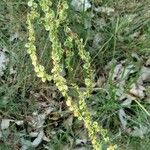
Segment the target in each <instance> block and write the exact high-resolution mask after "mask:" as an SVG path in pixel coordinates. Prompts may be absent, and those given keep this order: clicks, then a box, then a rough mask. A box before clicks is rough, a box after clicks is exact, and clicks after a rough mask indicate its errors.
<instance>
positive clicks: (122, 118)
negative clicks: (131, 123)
mask: <svg viewBox="0 0 150 150" xmlns="http://www.w3.org/2000/svg"><path fill="white" fill-rule="evenodd" d="M118 114H119V119H120V121H121V125H122V128H123V129H124V130H125V129H126V126H127V115H126V113H125V111H124V110H123V109H120V110H119V112H118Z"/></svg>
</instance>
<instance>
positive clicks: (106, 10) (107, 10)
mask: <svg viewBox="0 0 150 150" xmlns="http://www.w3.org/2000/svg"><path fill="white" fill-rule="evenodd" d="M94 10H95V11H96V12H101V13H106V14H107V15H108V16H110V15H112V14H113V13H114V12H115V10H114V9H113V8H111V7H97V8H95V9H94Z"/></svg>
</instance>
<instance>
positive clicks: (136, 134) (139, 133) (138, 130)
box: [129, 126, 150, 138]
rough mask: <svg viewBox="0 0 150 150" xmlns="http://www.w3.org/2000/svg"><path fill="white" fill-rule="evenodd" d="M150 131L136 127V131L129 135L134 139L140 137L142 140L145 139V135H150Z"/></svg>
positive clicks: (142, 127)
mask: <svg viewBox="0 0 150 150" xmlns="http://www.w3.org/2000/svg"><path fill="white" fill-rule="evenodd" d="M149 132H150V130H148V128H147V127H144V126H140V127H139V128H138V127H134V130H133V131H131V132H130V133H129V134H130V135H131V136H133V137H140V138H144V135H145V134H147V133H149Z"/></svg>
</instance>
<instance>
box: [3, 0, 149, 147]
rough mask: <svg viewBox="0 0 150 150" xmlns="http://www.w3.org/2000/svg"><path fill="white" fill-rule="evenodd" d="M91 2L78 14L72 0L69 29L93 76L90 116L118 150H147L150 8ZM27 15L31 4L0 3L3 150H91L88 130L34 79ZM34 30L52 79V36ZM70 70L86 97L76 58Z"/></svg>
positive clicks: (50, 86) (137, 0)
mask: <svg viewBox="0 0 150 150" xmlns="http://www.w3.org/2000/svg"><path fill="white" fill-rule="evenodd" d="M53 2H54V3H56V4H57V2H56V1H53ZM88 2H89V3H90V6H89V8H88V9H87V10H86V11H76V10H75V6H72V5H71V0H70V1H69V0H68V4H70V9H69V11H68V14H69V17H68V18H69V25H70V27H71V29H72V30H73V31H74V32H76V33H77V34H78V35H79V37H80V38H83V39H84V43H85V45H86V50H87V51H89V52H90V55H91V58H92V61H91V64H92V67H93V69H94V70H95V73H94V82H95V83H94V84H95V87H94V90H93V92H92V94H91V97H90V98H89V99H87V101H86V102H87V105H88V108H89V110H90V112H91V114H92V117H93V120H95V121H97V122H98V123H99V124H101V125H102V126H103V127H104V128H105V129H107V130H108V133H109V137H110V139H111V141H112V143H115V144H116V145H117V146H118V149H119V150H124V149H130V150H135V149H136V150H142V149H145V150H149V149H150V134H149V133H150V84H149V83H150V59H149V57H150V2H149V0H145V1H142V0H132V1H129V0H105V1H99V0H93V1H92V0H91V1H90V0H89V1H88ZM27 12H29V8H28V5H27V0H25V1H22V0H1V1H0V121H1V122H0V124H1V127H0V150H20V149H21V148H22V150H23V149H29V150H30V149H37V150H40V149H41V150H46V149H48V150H62V149H66V150H91V149H92V146H91V143H90V140H89V138H88V135H87V131H86V129H85V127H84V124H83V122H82V121H79V120H78V119H77V118H76V117H74V116H73V114H72V112H70V111H69V109H68V108H67V106H66V104H65V99H64V98H63V97H62V95H61V94H60V92H59V91H58V90H57V87H56V86H55V84H54V83H52V82H46V83H43V82H42V81H41V79H39V78H38V77H37V76H36V74H35V72H34V69H33V66H32V63H31V60H30V57H29V55H28V54H27V50H26V48H25V44H26V42H27V37H28V31H27V24H26V15H27ZM35 28H36V38H37V43H36V45H37V47H38V48H37V53H38V58H39V61H40V63H41V64H43V65H44V66H45V68H46V70H47V71H49V70H50V69H49V68H51V60H50V49H51V44H50V42H49V39H48V33H47V31H45V30H44V28H43V27H42V25H41V23H40V21H39V22H38V21H37V22H36V23H35ZM59 34H60V37H61V38H62V39H61V40H62V41H63V37H64V35H63V33H62V32H61V31H60V33H59ZM72 63H73V66H74V70H75V71H74V74H73V78H75V80H76V81H77V83H78V84H79V86H80V87H81V88H83V89H84V84H83V76H82V71H78V70H81V65H82V62H81V61H80V60H78V57H74V58H73V60H72ZM76 72H78V73H76ZM64 74H65V75H64V76H67V73H66V72H65V71H64ZM71 75H72V74H71ZM71 75H70V76H71ZM68 76H69V75H68ZM71 78H72V77H71ZM39 127H40V128H42V129H43V130H42V131H40V130H39ZM40 135H42V138H40ZM43 135H44V136H45V137H44V136H43ZM38 137H39V138H38Z"/></svg>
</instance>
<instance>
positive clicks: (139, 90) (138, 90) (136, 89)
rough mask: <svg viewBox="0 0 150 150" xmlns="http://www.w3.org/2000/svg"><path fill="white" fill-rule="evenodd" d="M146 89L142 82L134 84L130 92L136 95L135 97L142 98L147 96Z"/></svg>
mask: <svg viewBox="0 0 150 150" xmlns="http://www.w3.org/2000/svg"><path fill="white" fill-rule="evenodd" d="M145 90H146V89H145V88H144V87H143V86H142V85H140V84H135V83H134V84H132V85H131V89H130V91H129V93H130V94H132V95H134V96H135V97H138V98H140V99H142V98H144V97H145V93H144V91H145Z"/></svg>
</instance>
